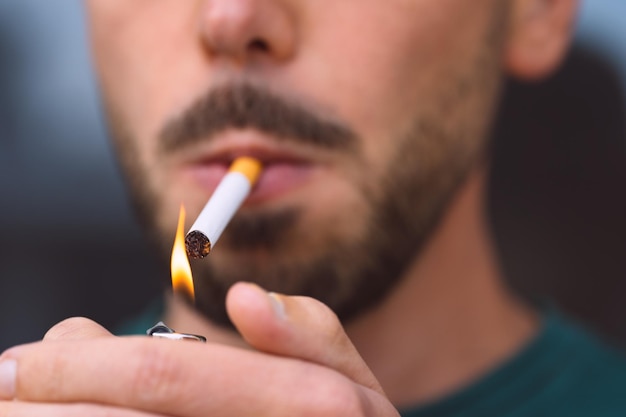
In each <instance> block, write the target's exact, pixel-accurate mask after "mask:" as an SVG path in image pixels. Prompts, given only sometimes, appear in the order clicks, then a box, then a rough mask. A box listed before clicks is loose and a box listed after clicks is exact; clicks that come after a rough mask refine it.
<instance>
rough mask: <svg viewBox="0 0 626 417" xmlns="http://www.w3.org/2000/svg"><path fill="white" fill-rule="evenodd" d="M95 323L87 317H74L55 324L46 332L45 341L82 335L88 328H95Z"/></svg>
mask: <svg viewBox="0 0 626 417" xmlns="http://www.w3.org/2000/svg"><path fill="white" fill-rule="evenodd" d="M93 325H94V322H93V321H92V320H89V319H87V318H85V317H72V318H69V319H65V320H63V321H62V322H60V323H57V324H55V325H54V326H52V327H51V328H50V330H48V331H47V332H46V334H45V335H44V337H43V339H44V340H59V339H65V338H68V337H71V336H74V335H76V334H79V333H81V332H82V331H83V330H84V329H85V328H86V327H90V326H93Z"/></svg>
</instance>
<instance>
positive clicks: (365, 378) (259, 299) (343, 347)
mask: <svg viewBox="0 0 626 417" xmlns="http://www.w3.org/2000/svg"><path fill="white" fill-rule="evenodd" d="M226 309H227V311H228V315H229V316H230V319H231V320H232V322H233V324H234V325H235V327H237V330H239V332H240V333H241V335H242V336H243V338H244V339H245V340H246V342H248V343H249V344H250V345H251V346H252V347H254V348H255V349H257V350H260V351H264V352H267V353H272V354H275V355H280V356H287V357H292V358H297V359H302V360H305V361H308V362H314V363H317V364H319V365H322V366H325V367H328V368H331V369H334V370H336V371H338V372H340V373H342V374H344V375H345V376H347V377H348V378H350V379H351V380H352V381H354V382H356V383H357V384H360V385H363V386H365V387H368V388H371V389H373V390H374V391H377V392H379V393H381V394H383V395H384V392H383V389H382V387H381V386H380V384H379V383H378V381H377V380H376V377H375V376H374V374H372V372H371V371H370V369H369V368H368V366H367V364H366V363H365V361H364V360H363V358H361V356H360V355H359V353H358V352H357V350H356V348H355V347H354V345H353V344H352V342H351V341H350V339H349V338H348V336H347V335H346V333H345V331H344V329H343V327H342V325H341V323H340V322H339V319H338V318H337V316H336V315H335V313H333V312H332V311H331V310H330V309H329V308H328V307H327V306H326V305H324V304H323V303H321V302H320V301H317V300H315V299H313V298H310V297H298V296H286V295H280V294H276V293H267V292H266V291H264V290H263V289H261V288H260V287H259V286H257V285H255V284H250V283H238V284H235V285H233V287H232V288H231V289H230V291H229V292H228V295H227V297H226Z"/></svg>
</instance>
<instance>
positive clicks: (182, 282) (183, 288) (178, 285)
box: [172, 205, 194, 302]
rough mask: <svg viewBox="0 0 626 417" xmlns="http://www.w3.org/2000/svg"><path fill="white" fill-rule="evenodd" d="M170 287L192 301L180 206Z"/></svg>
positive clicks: (191, 287) (183, 208)
mask: <svg viewBox="0 0 626 417" xmlns="http://www.w3.org/2000/svg"><path fill="white" fill-rule="evenodd" d="M172 286H173V288H174V293H176V294H181V295H183V296H184V297H188V298H190V300H191V301H192V302H193V301H194V290H193V277H192V275H191V266H190V265H189V259H188V258H187V251H186V250H185V207H183V206H182V205H181V206H180V214H179V216H178V228H177V230H176V239H175V240H174V248H173V249H172Z"/></svg>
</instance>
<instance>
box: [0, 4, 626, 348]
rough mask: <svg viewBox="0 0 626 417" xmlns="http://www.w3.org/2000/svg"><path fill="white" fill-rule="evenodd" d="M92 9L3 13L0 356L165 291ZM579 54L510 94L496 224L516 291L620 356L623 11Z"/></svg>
mask: <svg viewBox="0 0 626 417" xmlns="http://www.w3.org/2000/svg"><path fill="white" fill-rule="evenodd" d="M81 8H82V4H81V2H80V1H79V0H56V1H53V2H52V1H45V0H0V350H2V349H4V348H6V347H8V346H10V345H13V344H16V343H22V342H27V341H33V340H37V339H39V338H40V337H41V336H42V335H43V333H44V332H45V330H46V329H47V328H48V327H50V326H51V325H53V324H54V323H56V322H57V321H59V320H61V319H63V318H66V317H68V316H73V315H83V316H88V317H91V318H93V319H96V320H98V321H100V322H101V323H103V324H104V325H106V326H108V327H114V326H116V325H117V324H118V323H119V322H120V321H121V320H123V319H124V318H125V317H128V316H129V315H133V314H136V313H138V312H140V311H141V309H142V308H143V307H144V306H145V304H146V303H147V302H149V301H150V300H152V299H154V298H156V297H158V296H159V294H160V293H161V292H162V291H163V290H164V289H165V288H167V285H168V283H167V280H168V271H167V269H166V268H164V267H163V266H162V265H157V264H156V262H155V260H154V259H153V258H152V256H151V254H150V253H149V251H148V249H147V248H146V245H145V243H144V242H143V241H142V238H141V236H140V232H139V230H138V229H137V225H136V224H135V222H134V220H133V218H132V214H131V212H130V208H129V205H128V202H127V200H126V196H125V190H124V185H123V182H122V180H121V178H120V174H119V172H118V171H117V167H116V163H115V161H114V159H113V156H112V153H111V149H110V148H109V144H108V141H107V137H106V135H107V134H106V130H105V127H104V124H103V120H102V117H101V114H100V109H99V103H98V93H97V89H96V86H95V84H94V77H93V75H92V72H91V68H90V62H89V58H88V46H87V41H86V35H85V23H84V21H83V16H82V9H81ZM576 45H577V46H576V48H575V49H574V52H573V53H572V55H571V57H570V58H569V59H568V69H567V70H564V71H563V72H562V73H560V74H559V75H557V76H556V77H555V79H553V80H550V81H548V82H547V83H542V84H541V85H532V86H525V85H520V84H518V83H511V85H510V87H509V89H510V92H509V93H507V98H506V99H505V104H503V108H504V109H505V110H503V112H502V116H501V118H500V120H501V122H500V123H499V124H498V126H497V128H496V129H495V133H494V135H495V137H496V139H495V145H494V153H495V154H496V163H494V174H493V177H492V183H491V185H492V191H491V193H490V209H491V213H492V214H491V216H492V221H493V224H494V233H495V236H496V240H497V242H498V246H499V248H500V252H501V254H502V257H503V264H504V267H505V270H506V271H507V274H508V275H509V277H510V279H511V284H512V285H513V286H515V287H516V288H517V289H519V291H520V292H521V293H523V294H524V295H526V296H529V297H531V298H533V299H544V298H547V299H549V300H551V302H552V303H554V304H556V305H557V306H559V307H560V308H562V309H564V310H565V311H567V312H569V313H570V314H572V315H574V316H577V317H578V318H580V319H581V320H582V321H583V322H584V323H586V324H587V325H589V326H590V327H592V328H593V329H594V330H595V331H597V332H599V333H600V334H601V335H603V336H604V337H606V338H607V339H608V340H610V341H612V342H614V343H616V344H618V345H621V346H624V345H626V282H625V281H626V275H625V274H626V223H625V222H626V201H625V199H624V195H625V194H626V193H625V192H624V191H625V190H626V188H625V186H626V172H625V170H624V167H626V134H625V133H624V131H625V129H626V128H625V124H624V117H625V116H626V113H625V111H624V107H623V97H624V94H623V91H624V90H623V86H625V85H626V2H625V1H624V0H587V1H586V2H583V9H582V13H581V17H580V22H579V25H578V29H577V37H576ZM564 104H565V105H564ZM537 120H539V121H540V122H537ZM542 120H543V121H542ZM578 120H581V122H580V123H581V124H580V125H578V124H576V123H578ZM553 122H556V124H557V127H554V128H546V125H549V124H552V123H553ZM559 123H560V124H561V125H558V124H559ZM598 132H599V133H598Z"/></svg>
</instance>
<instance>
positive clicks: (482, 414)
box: [121, 305, 626, 417]
mask: <svg viewBox="0 0 626 417" xmlns="http://www.w3.org/2000/svg"><path fill="white" fill-rule="evenodd" d="M161 311H162V307H161V305H154V306H152V307H151V308H150V309H149V310H147V311H146V312H145V313H144V314H143V315H142V316H140V317H138V318H137V320H135V321H134V322H132V323H129V325H127V326H125V327H124V328H123V329H121V330H122V331H121V333H123V334H141V333H145V331H146V329H148V328H149V327H151V326H153V325H154V324H155V323H156V322H157V321H158V320H159V317H160V315H161ZM401 414H402V416H403V417H491V416H493V417H496V416H497V417H526V416H533V417H539V416H551V417H552V416H559V417H560V416H563V417H582V416H590V417H609V416H610V417H613V416H614V417H618V416H619V417H626V359H625V358H624V357H622V356H621V354H620V353H618V352H616V351H614V350H612V349H611V348H608V347H607V346H605V345H603V344H602V343H601V342H600V341H598V340H597V339H596V338H595V337H593V336H591V335H590V334H588V333H586V332H585V331H583V330H582V329H580V328H579V327H577V326H576V325H574V324H572V323H571V322H569V321H568V320H566V319H565V318H563V317H562V316H560V315H559V314H557V313H555V312H549V313H547V314H546V316H545V318H544V320H543V325H542V328H541V331H540V332H539V334H538V335H537V336H536V337H535V339H534V340H533V341H531V342H530V343H529V344H528V345H527V346H526V347H525V348H523V349H522V350H521V351H520V352H519V353H518V354H517V355H516V356H515V357H513V358H512V359H510V360H509V361H507V362H506V363H504V364H501V365H500V366H499V367H498V368H497V369H495V370H493V371H492V372H490V373H488V374H487V375H486V376H484V377H483V378H481V379H480V380H478V381H476V382H474V383H473V384H472V385H470V386H468V387H467V388H465V389H463V390H461V391H460V392H457V393H455V394H451V395H449V396H447V397H446V398H444V399H442V400H440V401H437V402H433V403H431V404H427V405H421V406H418V407H416V408H413V409H409V410H403V411H401Z"/></svg>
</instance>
